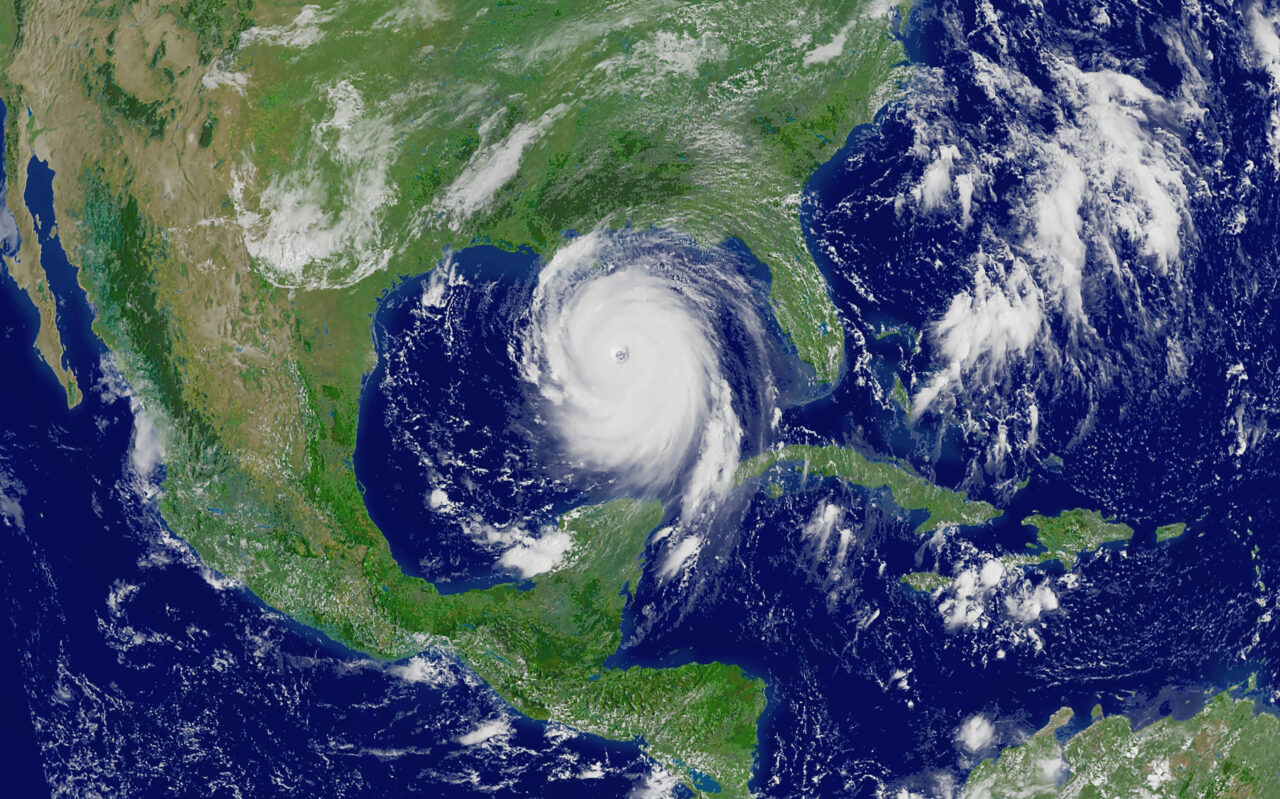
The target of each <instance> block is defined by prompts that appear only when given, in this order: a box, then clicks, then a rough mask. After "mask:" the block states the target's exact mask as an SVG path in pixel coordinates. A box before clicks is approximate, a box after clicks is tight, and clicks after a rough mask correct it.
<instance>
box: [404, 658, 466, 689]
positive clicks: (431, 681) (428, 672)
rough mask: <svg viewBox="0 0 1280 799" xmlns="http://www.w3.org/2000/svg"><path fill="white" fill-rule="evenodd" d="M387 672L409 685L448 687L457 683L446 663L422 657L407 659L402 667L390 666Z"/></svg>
mask: <svg viewBox="0 0 1280 799" xmlns="http://www.w3.org/2000/svg"><path fill="white" fill-rule="evenodd" d="M387 671H389V672H390V673H391V674H394V675H395V676H397V677H399V678H400V679H402V680H404V681H405V682H411V683H425V684H427V685H431V686H448V685H453V684H454V683H456V682H457V676H456V675H455V674H454V671H453V669H451V668H450V667H449V665H448V663H447V662H446V661H444V660H428V659H427V658H425V657H423V656H422V655H417V656H415V657H411V658H409V660H408V662H406V663H404V664H403V665H395V666H391V667H389V668H388V669H387Z"/></svg>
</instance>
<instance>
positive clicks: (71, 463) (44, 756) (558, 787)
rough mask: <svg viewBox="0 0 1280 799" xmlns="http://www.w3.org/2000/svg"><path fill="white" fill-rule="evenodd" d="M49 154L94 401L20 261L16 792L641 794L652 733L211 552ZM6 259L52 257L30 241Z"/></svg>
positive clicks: (6, 660) (61, 258)
mask: <svg viewBox="0 0 1280 799" xmlns="http://www.w3.org/2000/svg"><path fill="white" fill-rule="evenodd" d="M0 112H2V107H0ZM27 168H28V177H29V183H28V186H29V189H28V192H27V197H26V198H25V199H26V202H27V205H28V208H29V209H30V210H31V211H32V212H33V214H35V216H36V217H37V218H38V219H39V220H40V223H39V226H38V229H37V235H38V237H39V241H40V246H41V265H42V266H43V268H44V272H45V275H46V277H47V279H48V285H49V288H50V289H51V290H52V291H53V292H54V294H55V296H56V297H57V299H58V320H57V322H58V328H59V332H60V333H61V336H62V341H63V343H64V345H65V347H66V354H65V357H66V363H67V364H68V365H69V366H70V368H71V369H72V371H73V372H74V373H75V376H76V380H77V382H78V384H79V386H80V388H81V391H82V392H83V395H84V398H83V401H82V402H81V403H79V404H78V405H77V406H76V407H75V408H73V409H70V410H68V409H67V408H66V402H65V394H64V391H63V389H62V387H60V386H59V385H58V383H57V380H56V379H55V378H54V375H53V372H52V371H51V370H50V369H49V368H48V367H47V366H46V365H45V363H44V362H43V360H42V359H41V357H40V356H39V354H38V353H37V351H36V350H35V348H34V346H33V342H34V340H35V334H36V330H37V326H38V323H39V319H38V316H37V314H36V310H35V307H34V306H33V305H32V303H31V301H30V300H29V299H28V298H27V296H26V295H25V294H24V293H23V292H22V291H20V290H19V289H18V287H17V286H16V284H15V283H14V282H13V280H12V278H11V277H10V276H9V275H8V273H7V270H6V272H5V273H4V275H3V276H0V337H2V338H3V344H4V346H3V347H0V373H3V374H4V375H5V383H4V385H5V389H4V390H3V391H0V419H2V420H3V426H2V428H0V533H2V534H0V564H2V565H3V572H4V581H3V583H0V586H2V590H3V607H4V608H5V611H6V614H7V618H8V619H9V626H8V627H7V628H6V633H5V637H6V639H7V640H8V641H10V642H11V644H10V645H7V646H5V647H3V648H0V649H2V650H3V660H2V661H0V667H2V668H3V669H4V671H3V675H4V677H5V678H6V679H5V680H4V691H3V693H2V694H0V710H3V711H4V712H3V714H0V736H2V737H0V742H2V743H3V744H4V747H5V748H4V751H5V755H6V756H5V762H6V767H5V784H6V788H5V790H6V793H7V795H11V796H39V795H41V794H46V795H47V794H48V793H50V791H51V790H52V792H53V793H55V794H56V795H60V796H92V795H101V796H131V797H144V796H218V797H222V796H225V797H234V796H300V797H314V796H318V795H325V796H385V795H388V794H392V793H394V794H397V795H417V796H431V797H439V796H475V795H494V796H545V795H550V794H552V793H554V795H556V796H610V795H613V796H623V795H626V794H627V793H628V792H629V791H630V790H631V789H632V788H633V787H634V786H636V785H643V784H644V783H645V781H646V780H647V779H648V777H649V775H650V773H651V768H652V766H651V764H650V763H649V762H647V761H646V760H645V759H644V758H643V757H642V756H641V754H640V752H639V749H638V747H637V746H635V745H634V744H626V743H609V742H603V741H600V740H598V739H593V738H590V737H588V736H582V735H578V734H576V733H574V732H572V731H570V730H567V729H565V728H563V727H560V726H558V725H554V724H550V725H549V724H545V723H542V722H534V721H530V720H528V719H525V718H523V717H520V716H519V715H518V714H516V713H515V712H514V711H513V710H511V709H510V708H509V707H508V706H507V705H506V704H505V703H503V702H502V701H501V700H500V699H498V698H497V696H496V695H495V694H493V692H492V691H491V690H489V689H488V688H487V687H486V686H485V685H484V684H483V683H481V682H480V681H479V680H478V679H477V678H476V677H475V676H474V675H472V674H471V673H470V672H469V671H467V670H466V669H465V667H463V666H461V665H460V664H459V663H457V662H456V661H455V660H453V659H451V658H449V657H447V656H445V655H443V654H441V653H437V652H426V653H423V654H422V655H420V656H418V657H417V658H414V659H411V660H408V661H402V662H400V663H391V664H388V663H381V662H375V661H373V660H371V659H369V658H367V657H364V656H362V655H360V654H359V653H355V652H351V651H349V650H346V649H344V648H343V647H341V646H339V645H337V644H335V643H334V642H332V641H330V640H328V639H326V638H324V637H323V636H321V635H319V634H318V633H315V632H312V631H310V630H308V629H306V628H303V627H301V626H299V625H297V624H295V623H293V622H291V621H290V620H288V619H287V618H285V617H283V616H282V615H281V614H279V613H276V612H275V611H273V610H271V609H269V608H267V607H265V606H263V605H262V603H260V602H259V601H258V600H257V599H256V598H255V597H253V596H252V595H251V594H249V593H248V592H247V591H246V590H245V589H244V588H242V587H239V586H237V585H235V584H232V583H230V582H229V581H226V580H225V579H223V578H221V577H220V576H219V575H217V574H214V573H212V572H210V571H209V570H208V569H206V568H205V567H204V566H202V565H201V564H200V563H199V561H198V559H197V558H196V557H195V555H194V554H193V553H192V552H191V551H190V550H189V549H188V548H187V547H186V545H185V544H183V543H182V542H181V541H180V540H178V539H177V538H176V537H174V536H173V534H171V533H170V532H169V531H168V530H167V529H166V528H165V526H164V522H163V520H162V519H160V517H159V515H158V513H157V512H156V509H155V506H154V504H153V503H152V502H151V501H150V500H148V499H147V497H148V496H149V493H150V491H149V486H148V485H146V482H145V478H144V477H142V476H139V475H137V474H136V473H134V472H133V470H132V468H131V467H130V458H129V453H130V446H131V440H132V435H133V427H134V413H133V411H132V410H131V407H130V401H129V397H128V396H127V388H126V387H125V385H124V383H123V380H122V379H121V378H120V376H119V375H118V374H117V372H116V370H115V368H114V366H113V365H112V362H111V359H110V356H109V355H108V354H107V353H106V350H105V348H104V347H103V345H102V343H101V341H100V340H99V339H98V338H97V337H96V336H95V335H94V333H93V332H92V330H91V328H90V322H91V320H92V311H91V309H90V308H89V306H88V305H87V304H86V303H85V300H84V294H83V291H82V290H80V289H79V287H78V286H77V284H76V269H75V267H73V266H72V265H70V264H69V263H68V261H67V258H66V254H65V253H64V252H63V251H62V247H61V244H60V243H59V241H58V239H57V237H56V235H52V234H53V231H54V230H55V229H56V227H55V226H56V220H55V218H54V214H53V205H52V199H53V198H52V188H51V187H52V178H53V173H52V171H50V170H49V168H48V167H47V166H46V165H45V164H43V163H41V162H39V161H36V160H32V161H31V163H30V164H29V165H28V167H27ZM0 229H5V228H4V227H3V226H0ZM4 252H5V254H6V255H13V254H14V253H22V254H24V255H26V257H33V256H31V255H29V254H28V253H30V252H33V249H32V248H30V247H28V248H26V249H23V250H20V249H19V247H18V242H17V241H16V239H6V240H5V241H4ZM468 736H470V737H469V738H468ZM46 785H47V786H50V787H45V786H46Z"/></svg>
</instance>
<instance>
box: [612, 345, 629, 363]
mask: <svg viewBox="0 0 1280 799" xmlns="http://www.w3.org/2000/svg"><path fill="white" fill-rule="evenodd" d="M609 354H610V355H612V356H613V362H614V363H617V364H624V363H626V362H627V360H628V359H629V358H630V357H631V350H629V349H627V348H626V347H621V346H619V347H614V348H613V349H611V350H609Z"/></svg>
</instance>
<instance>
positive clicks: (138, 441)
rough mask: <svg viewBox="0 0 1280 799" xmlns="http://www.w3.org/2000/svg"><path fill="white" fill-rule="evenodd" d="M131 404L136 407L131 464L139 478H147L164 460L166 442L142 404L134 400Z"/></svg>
mask: <svg viewBox="0 0 1280 799" xmlns="http://www.w3.org/2000/svg"><path fill="white" fill-rule="evenodd" d="M131 404H132V405H133V406H134V407H133V444H132V446H131V447H130V448H129V464H130V465H131V466H132V467H133V471H134V472H135V473H136V474H137V475H138V476H139V477H142V478H147V477H150V476H151V475H152V474H154V473H155V470H156V468H157V467H158V466H159V465H160V462H161V461H162V460H164V442H163V441H162V440H161V438H160V433H159V431H158V430H156V426H155V423H154V422H152V420H151V416H150V415H148V414H147V412H146V410H145V409H144V408H143V407H142V403H141V402H139V401H138V400H137V399H133V400H132V402H131Z"/></svg>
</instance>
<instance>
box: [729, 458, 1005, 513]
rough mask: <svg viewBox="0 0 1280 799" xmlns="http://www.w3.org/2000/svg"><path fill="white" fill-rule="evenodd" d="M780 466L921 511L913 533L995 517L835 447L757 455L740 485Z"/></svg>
mask: <svg viewBox="0 0 1280 799" xmlns="http://www.w3.org/2000/svg"><path fill="white" fill-rule="evenodd" d="M779 464H783V465H790V466H794V467H799V468H800V469H802V470H803V471H804V472H805V473H806V474H820V475H822V476H824V477H838V478H840V479H841V480H844V481H846V482H849V483H853V484H854V485H860V486H864V487H866V488H872V489H876V488H887V489H889V491H890V493H891V494H893V500H894V502H897V503H898V504H899V505H900V506H902V507H903V508H904V509H906V510H923V511H927V512H928V516H927V518H925V520H924V521H922V522H921V523H920V524H919V525H918V526H917V527H916V530H917V532H926V531H929V530H934V529H937V528H938V527H940V526H942V525H944V524H954V525H973V524H982V523H983V522H986V521H990V520H991V519H994V518H996V517H997V516H999V515H1000V511H999V510H997V509H996V508H994V507H993V506H992V505H990V504H989V503H986V502H975V501H971V500H969V499H968V498H966V497H965V495H964V494H962V493H960V492H958V491H952V490H951V489H947V488H942V487H941V486H938V485H935V484H933V483H931V482H929V481H928V480H926V479H924V478H923V477H920V476H919V475H917V474H915V473H914V472H912V471H911V470H910V469H909V468H908V467H906V466H904V465H899V464H897V463H890V462H887V461H873V460H870V459H868V458H867V457H866V456H865V455H863V454H861V453H859V452H857V451H856V450H852V449H848V448H845V447H836V446H809V445H792V446H786V447H780V448H778V449H775V450H771V451H769V452H766V453H764V454H762V455H757V456H756V457H754V458H752V459H751V460H749V461H746V462H744V463H743V464H742V465H741V466H739V467H738V474H737V479H738V481H739V482H742V481H744V480H750V479H753V478H757V477H760V476H762V475H764V474H765V473H766V472H768V471H769V470H770V469H772V468H773V467H774V466H777V465H779Z"/></svg>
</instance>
